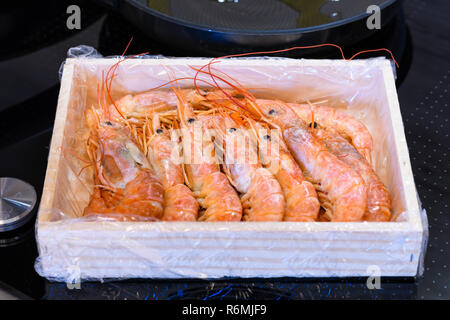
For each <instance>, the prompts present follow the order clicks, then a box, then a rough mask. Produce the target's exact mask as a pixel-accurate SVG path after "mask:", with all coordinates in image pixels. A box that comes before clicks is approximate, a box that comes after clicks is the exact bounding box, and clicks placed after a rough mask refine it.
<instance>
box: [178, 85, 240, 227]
mask: <svg viewBox="0 0 450 320" xmlns="http://www.w3.org/2000/svg"><path fill="white" fill-rule="evenodd" d="M172 88H173V90H174V92H175V94H176V96H177V98H178V102H177V107H178V117H179V119H180V124H181V136H182V147H183V160H184V163H185V170H186V175H187V183H188V185H189V186H190V187H191V189H192V190H193V191H194V194H195V195H196V197H197V200H198V202H199V204H200V206H201V207H202V208H203V209H204V210H203V211H202V212H201V214H200V218H199V220H200V221H240V220H241V218H242V206H241V202H240V199H239V196H238V194H237V193H236V190H234V189H233V187H232V186H231V184H230V182H229V181H228V179H227V177H226V176H225V175H224V174H223V173H222V172H221V171H220V166H219V163H218V161H217V158H216V155H215V152H214V144H213V141H212V139H211V137H210V136H209V134H208V133H207V130H206V128H205V127H204V125H203V124H202V122H201V121H200V120H199V119H198V117H197V116H196V115H195V114H194V110H193V108H192V106H191V105H190V104H189V103H188V102H187V101H186V99H185V97H184V95H183V92H181V90H179V89H178V88H175V87H172Z"/></svg>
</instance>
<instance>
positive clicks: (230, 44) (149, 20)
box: [98, 0, 401, 55]
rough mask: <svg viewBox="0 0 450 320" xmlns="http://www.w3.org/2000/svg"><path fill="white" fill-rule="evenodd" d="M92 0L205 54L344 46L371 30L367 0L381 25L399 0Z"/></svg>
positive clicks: (173, 43) (166, 40)
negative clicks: (323, 45) (314, 46)
mask: <svg viewBox="0 0 450 320" xmlns="http://www.w3.org/2000/svg"><path fill="white" fill-rule="evenodd" d="M98 1H100V2H102V3H103V4H106V5H108V6H109V8H111V9H112V10H115V11H117V12H119V13H120V14H121V15H123V16H124V17H125V18H126V19H127V20H128V21H129V22H130V23H132V24H134V25H136V26H137V27H138V28H140V29H141V30H142V31H144V32H145V33H146V34H147V35H149V36H151V37H152V38H153V39H155V40H157V41H159V42H162V43H165V44H168V45H170V46H172V47H176V48H179V49H186V50H187V51H189V52H197V53H201V54H205V55H225V54H231V53H238V52H248V51H255V50H275V49H283V48H288V47H292V46H307V45H316V44H321V43H335V44H339V45H341V46H350V45H353V44H355V43H357V42H359V41H361V40H363V39H365V38H367V37H368V36H370V35H373V34H374V32H376V31H377V30H371V29H369V28H368V27H367V18H368V17H369V16H370V14H369V13H367V12H366V11H367V8H368V6H369V5H373V4H376V5H378V6H379V8H380V14H381V27H383V26H385V25H386V24H388V23H389V22H390V21H391V19H392V18H393V17H394V16H395V15H396V14H397V13H398V12H399V10H400V8H401V1H400V0H399V1H396V0H357V1H355V0H147V1H145V0H98ZM321 50H323V49H321Z"/></svg>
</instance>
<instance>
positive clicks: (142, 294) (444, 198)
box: [0, 0, 450, 299]
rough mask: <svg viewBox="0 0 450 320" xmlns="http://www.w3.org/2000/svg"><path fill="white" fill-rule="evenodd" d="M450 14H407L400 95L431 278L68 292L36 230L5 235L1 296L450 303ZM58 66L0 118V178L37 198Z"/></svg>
mask: <svg viewBox="0 0 450 320" xmlns="http://www.w3.org/2000/svg"><path fill="white" fill-rule="evenodd" d="M449 7H450V4H449V3H448V1H446V0H408V1H405V4H404V11H405V17H406V21H407V24H408V27H409V31H410V34H411V38H412V48H408V49H407V50H410V52H411V53H412V63H411V66H410V68H409V71H408V72H407V74H405V77H404V79H403V81H402V83H401V85H400V86H399V89H398V93H399V99H400V105H401V109H402V116H403V120H404V126H405V133H406V137H407V141H408V147H409V151H410V157H411V162H412V167H413V171H414V176H415V181H416V186H417V190H418V193H419V195H420V199H421V201H422V205H423V207H424V209H426V211H427V215H428V220H429V243H428V248H427V254H426V257H425V270H424V275H423V277H420V278H417V279H411V278H407V279H384V278H383V279H382V282H381V289H380V290H369V289H368V288H367V286H366V279H301V280H298V279H253V280H221V281H206V280H189V281H186V280H177V281H173V280H146V281H135V280H128V281H118V282H106V283H83V284H82V286H81V289H79V290H76V289H74V290H70V289H68V288H67V286H66V284H65V283H52V282H49V281H47V280H45V279H42V278H41V277H39V275H37V274H36V272H35V271H34V268H33V265H34V260H35V258H36V256H37V250H36V244H35V240H34V221H30V222H29V223H27V224H26V225H25V226H23V227H21V228H20V229H19V230H16V231H15V232H10V233H3V234H0V261H1V262H0V283H3V284H6V285H3V284H2V285H0V288H1V289H2V290H4V291H6V292H8V293H10V294H11V295H14V296H18V297H19V298H25V297H26V296H28V297H31V298H34V299H71V298H72V299H83V298H97V299H181V298H196V299H237V298H242V299H341V298H352V299H372V298H374V299H433V298H434V299H450V289H449V286H450V246H449V241H450V228H449V221H450V214H449V208H448V206H449V205H450V193H449V190H448V182H449V180H450V179H449V178H450V176H449V173H448V170H450V161H449V160H448V159H449V153H450V142H449V141H450V139H449V137H448V135H449V133H450V129H449V122H448V121H449V118H450V109H449V107H448V103H449V101H450V93H449V90H450V61H449V59H448V57H449V56H450V38H449V37H448V34H449V32H450V22H449V19H448V16H447V13H448V12H449V10H448V9H449ZM92 26H93V27H94V28H95V24H93V25H92ZM92 26H91V27H92ZM92 34H94V33H91V34H90V35H89V36H88V35H75V36H77V37H80V38H81V39H82V40H85V41H86V42H85V43H87V44H90V45H93V46H96V45H98V42H97V41H100V42H101V41H102V40H101V39H100V40H98V39H97V38H95V37H94V36H92ZM69 42H70V41H69ZM76 42H77V43H81V42H82V41H79V39H77V40H76ZM66 45H67V48H68V47H70V46H73V43H67V44H66ZM53 49H54V48H49V50H53ZM44 50H45V49H44ZM180 55H181V54H180ZM59 62H60V61H59ZM59 62H57V63H55V64H54V65H53V66H52V68H53V69H52V68H50V69H49V70H48V72H49V73H52V74H54V83H51V81H50V82H49V83H50V85H49V87H48V88H47V89H45V90H43V91H42V92H41V93H40V94H37V95H35V96H34V97H33V98H32V99H29V100H26V101H24V102H22V103H20V104H17V106H15V107H13V108H9V109H7V110H4V111H0V127H1V128H2V129H1V133H0V176H12V177H16V178H20V179H23V180H25V181H27V182H30V183H31V184H33V185H34V187H35V188H36V190H37V193H38V198H40V195H41V190H42V185H43V181H44V175H45V169H46V165H47V155H48V148H49V143H50V139H51V130H52V123H53V119H54V112H55V107H56V100H57V94H58V83H57V71H58V66H59ZM0 63H1V62H0ZM0 67H1V65H0ZM400 68H402V66H400ZM35 211H36V209H35Z"/></svg>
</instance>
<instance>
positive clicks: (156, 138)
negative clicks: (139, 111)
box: [148, 114, 198, 221]
mask: <svg viewBox="0 0 450 320" xmlns="http://www.w3.org/2000/svg"><path fill="white" fill-rule="evenodd" d="M171 132H172V131H170V130H169V131H168V130H167V129H165V128H163V127H162V126H161V123H160V121H159V115H158V114H155V115H153V125H152V133H153V134H152V136H151V137H150V139H149V141H148V144H149V148H148V158H149V160H150V163H151V164H152V166H153V168H154V170H155V172H156V174H157V176H158V177H159V178H160V179H161V182H162V185H163V187H164V214H163V218H162V220H165V221H196V220H197V216H198V203H197V201H196V200H195V197H194V194H193V193H192V191H191V189H189V188H188V187H187V186H185V185H184V174H183V167H182V164H181V159H180V158H179V157H178V156H179V154H178V153H177V152H176V150H177V149H176V148H177V142H176V141H174V140H172V139H171V137H170V134H171Z"/></svg>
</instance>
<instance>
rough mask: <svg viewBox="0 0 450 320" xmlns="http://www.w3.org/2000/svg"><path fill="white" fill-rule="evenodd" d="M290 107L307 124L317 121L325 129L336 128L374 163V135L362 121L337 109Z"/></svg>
mask: <svg viewBox="0 0 450 320" xmlns="http://www.w3.org/2000/svg"><path fill="white" fill-rule="evenodd" d="M288 105H289V106H290V107H292V108H293V109H294V111H295V112H296V113H297V115H298V116H299V117H300V118H301V119H302V120H303V121H305V122H306V123H310V122H311V121H315V122H317V123H318V124H320V125H321V126H323V127H324V128H335V129H336V130H337V131H338V132H339V133H340V134H342V135H343V136H344V137H345V138H348V139H349V140H350V141H351V143H352V144H353V146H354V147H355V148H356V150H358V152H359V153H360V154H361V155H363V156H364V158H365V159H366V160H367V162H369V164H371V163H372V157H371V153H372V149H373V141H372V135H371V134H370V132H369V130H368V129H367V127H366V126H365V125H364V124H363V123H362V122H361V121H359V120H357V119H355V118H354V117H352V116H350V115H347V114H345V113H343V112H341V111H339V110H337V109H335V108H329V107H324V106H314V105H308V104H297V103H288Z"/></svg>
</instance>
